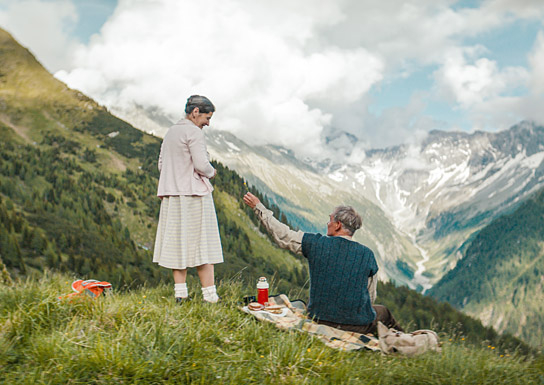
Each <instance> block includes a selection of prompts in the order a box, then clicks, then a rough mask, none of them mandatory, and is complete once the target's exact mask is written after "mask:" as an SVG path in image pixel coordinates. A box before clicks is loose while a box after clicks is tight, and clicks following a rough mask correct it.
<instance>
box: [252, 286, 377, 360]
mask: <svg viewBox="0 0 544 385" xmlns="http://www.w3.org/2000/svg"><path fill="white" fill-rule="evenodd" d="M268 301H269V302H270V304H273V305H277V306H280V307H281V311H282V312H281V313H280V314H272V313H269V312H267V311H265V310H259V311H253V310H249V309H248V307H247V306H243V307H242V308H241V310H242V311H243V312H245V313H248V314H251V315H252V316H254V317H255V318H256V319H258V320H259V321H266V322H271V323H273V324H274V325H276V327H277V328H279V329H281V330H296V331H300V332H305V333H309V334H311V335H314V336H316V337H318V338H319V339H320V340H321V341H323V342H324V343H325V345H327V346H330V347H331V348H335V349H340V350H345V351H353V350H372V351H380V347H379V343H378V339H377V338H376V337H374V336H373V335H366V334H359V333H355V332H348V331H345V330H340V329H336V328H333V327H330V326H327V325H321V324H318V323H316V322H314V321H312V320H311V319H309V318H308V317H307V315H306V304H305V303H304V302H303V301H300V300H297V301H293V302H291V301H290V300H289V298H287V296H286V295H285V294H280V295H277V296H274V297H270V298H269V299H268Z"/></svg>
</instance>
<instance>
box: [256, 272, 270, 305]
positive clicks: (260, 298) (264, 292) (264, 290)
mask: <svg viewBox="0 0 544 385" xmlns="http://www.w3.org/2000/svg"><path fill="white" fill-rule="evenodd" d="M257 302H259V303H260V304H261V305H264V304H265V303H266V302H268V282H266V278H265V277H261V278H259V281H258V282H257Z"/></svg>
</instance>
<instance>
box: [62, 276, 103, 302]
mask: <svg viewBox="0 0 544 385" xmlns="http://www.w3.org/2000/svg"><path fill="white" fill-rule="evenodd" d="M72 289H73V290H74V291H75V293H70V294H67V295H65V296H60V297H59V299H61V298H70V297H74V296H80V295H88V296H89V297H91V298H96V297H99V296H100V295H101V294H102V293H104V295H105V294H107V293H108V292H110V291H111V283H109V282H105V281H97V280H96V279H88V280H86V281H84V280H82V279H78V280H77V281H74V282H72Z"/></svg>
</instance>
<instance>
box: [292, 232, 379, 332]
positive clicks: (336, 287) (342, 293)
mask: <svg viewBox="0 0 544 385" xmlns="http://www.w3.org/2000/svg"><path fill="white" fill-rule="evenodd" d="M302 254H303V255H304V256H305V257H306V258H308V264H309V267H310V301H309V303H308V313H309V315H310V316H311V317H313V318H317V319H319V320H322V321H331V322H336V323H340V324H351V325H367V324H369V323H371V322H372V321H374V319H375V318H376V312H375V311H374V309H373V308H372V303H371V301H370V295H369V293H368V289H367V286H368V277H371V276H373V275H374V274H376V273H377V272H378V264H377V263H376V259H375V258H374V253H373V252H372V250H370V249H369V248H368V247H366V246H364V245H361V244H360V243H357V242H354V241H350V240H348V239H345V238H342V237H329V236H323V235H321V234H310V233H305V234H304V236H303V238H302Z"/></svg>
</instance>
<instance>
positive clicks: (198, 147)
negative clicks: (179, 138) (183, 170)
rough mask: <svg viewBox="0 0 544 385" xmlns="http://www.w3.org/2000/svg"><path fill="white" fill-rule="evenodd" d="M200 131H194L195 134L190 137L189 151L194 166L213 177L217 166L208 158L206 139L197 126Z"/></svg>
mask: <svg viewBox="0 0 544 385" xmlns="http://www.w3.org/2000/svg"><path fill="white" fill-rule="evenodd" d="M197 129H198V131H196V130H195V131H194V135H192V137H191V138H189V141H188V143H189V152H190V153H191V158H192V160H193V166H194V168H195V171H196V172H197V173H199V174H200V175H203V176H205V177H206V178H213V177H214V176H215V173H216V171H215V168H213V166H212V165H211V163H210V161H209V160H208V151H207V150H206V140H205V138H204V134H203V133H202V131H201V130H200V129H199V128H197Z"/></svg>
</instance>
